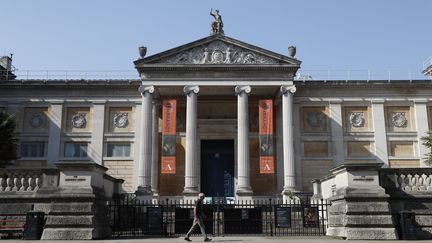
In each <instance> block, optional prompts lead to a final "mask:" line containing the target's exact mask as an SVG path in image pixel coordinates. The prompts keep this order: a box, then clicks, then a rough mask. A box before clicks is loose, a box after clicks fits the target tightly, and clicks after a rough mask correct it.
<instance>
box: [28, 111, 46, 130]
mask: <svg viewBox="0 0 432 243" xmlns="http://www.w3.org/2000/svg"><path fill="white" fill-rule="evenodd" d="M43 123H44V117H43V115H42V113H36V114H32V115H31V116H30V126H31V127H32V128H38V127H41V126H42V124H43Z"/></svg>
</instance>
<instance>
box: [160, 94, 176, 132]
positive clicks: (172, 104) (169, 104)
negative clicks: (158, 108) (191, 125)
mask: <svg viewBox="0 0 432 243" xmlns="http://www.w3.org/2000/svg"><path fill="white" fill-rule="evenodd" d="M176 115H177V100H164V101H163V102H162V135H175V134H176Z"/></svg>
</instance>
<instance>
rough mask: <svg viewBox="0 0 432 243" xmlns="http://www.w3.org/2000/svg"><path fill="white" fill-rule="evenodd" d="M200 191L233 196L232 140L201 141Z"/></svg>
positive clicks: (218, 195) (207, 193)
mask: <svg viewBox="0 0 432 243" xmlns="http://www.w3.org/2000/svg"><path fill="white" fill-rule="evenodd" d="M201 191H202V192H204V193H205V195H206V196H208V197H233V196H234V140H201Z"/></svg>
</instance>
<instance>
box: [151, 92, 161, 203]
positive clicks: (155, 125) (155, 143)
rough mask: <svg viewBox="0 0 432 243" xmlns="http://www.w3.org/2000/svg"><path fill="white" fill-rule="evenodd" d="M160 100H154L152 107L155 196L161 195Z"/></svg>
mask: <svg viewBox="0 0 432 243" xmlns="http://www.w3.org/2000/svg"><path fill="white" fill-rule="evenodd" d="M159 107H160V104H159V101H156V100H154V101H153V109H152V118H153V124H152V166H151V188H152V192H153V196H156V197H157V196H159V190H158V187H159V186H158V175H159V173H158V172H159V170H158V168H159V167H158V165H159V146H158V145H159V112H158V111H159Z"/></svg>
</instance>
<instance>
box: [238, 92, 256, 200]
mask: <svg viewBox="0 0 432 243" xmlns="http://www.w3.org/2000/svg"><path fill="white" fill-rule="evenodd" d="M235 92H236V94H237V180H238V183H237V191H236V194H237V195H238V196H240V197H241V196H251V195H252V189H251V186H250V164H249V163H250V161H249V116H248V95H249V93H250V92H251V87H250V86H236V87H235Z"/></svg>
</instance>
